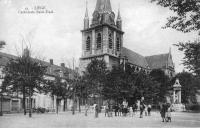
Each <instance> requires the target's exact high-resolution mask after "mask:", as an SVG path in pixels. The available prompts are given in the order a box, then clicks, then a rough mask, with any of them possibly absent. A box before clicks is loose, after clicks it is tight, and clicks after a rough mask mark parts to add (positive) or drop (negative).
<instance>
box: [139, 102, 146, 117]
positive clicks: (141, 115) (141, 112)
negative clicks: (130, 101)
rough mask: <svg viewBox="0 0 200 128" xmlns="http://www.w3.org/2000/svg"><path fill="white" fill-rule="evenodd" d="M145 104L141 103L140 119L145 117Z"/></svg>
mask: <svg viewBox="0 0 200 128" xmlns="http://www.w3.org/2000/svg"><path fill="white" fill-rule="evenodd" d="M144 108H145V107H144V103H143V102H140V118H142V117H143V111H144Z"/></svg>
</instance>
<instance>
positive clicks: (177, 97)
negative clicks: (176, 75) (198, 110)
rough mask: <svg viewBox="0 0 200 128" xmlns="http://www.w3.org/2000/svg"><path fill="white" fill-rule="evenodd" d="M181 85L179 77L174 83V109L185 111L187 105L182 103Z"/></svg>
mask: <svg viewBox="0 0 200 128" xmlns="http://www.w3.org/2000/svg"><path fill="white" fill-rule="evenodd" d="M181 87H182V86H181V85H180V83H179V79H176V82H175V84H174V85H173V109H174V111H184V110H185V105H183V104H182V103H181Z"/></svg>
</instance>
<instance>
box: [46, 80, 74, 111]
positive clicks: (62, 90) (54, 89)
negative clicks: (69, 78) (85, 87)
mask: <svg viewBox="0 0 200 128" xmlns="http://www.w3.org/2000/svg"><path fill="white" fill-rule="evenodd" d="M46 85H47V88H48V89H47V92H48V93H50V94H51V96H52V97H53V96H56V113H57V114H58V105H59V100H61V99H64V100H65V98H66V96H69V95H70V94H69V87H68V84H67V82H66V81H65V82H63V81H62V79H61V78H60V77H58V76H55V80H54V81H47V84H46Z"/></svg>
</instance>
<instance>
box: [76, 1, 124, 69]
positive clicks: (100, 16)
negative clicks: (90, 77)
mask: <svg viewBox="0 0 200 128" xmlns="http://www.w3.org/2000/svg"><path fill="white" fill-rule="evenodd" d="M81 32H82V57H81V58H80V69H81V70H82V71H84V69H85V68H86V67H87V64H88V63H90V61H91V59H93V58H98V59H104V60H105V62H106V64H107V67H108V68H112V66H118V64H119V57H120V53H121V49H122V47H123V34H124V32H123V31H122V20H121V15H120V10H119V12H118V16H117V20H116V21H115V13H114V12H113V11H112V7H111V2H110V0H97V3H96V7H95V10H94V12H93V15H92V19H91V24H89V16H88V9H87V6H86V13H85V18H84V29H83V30H81Z"/></svg>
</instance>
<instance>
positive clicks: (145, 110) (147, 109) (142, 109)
mask: <svg viewBox="0 0 200 128" xmlns="http://www.w3.org/2000/svg"><path fill="white" fill-rule="evenodd" d="M143 113H145V116H147V115H148V116H150V115H151V105H150V104H149V105H146V104H144V102H140V118H142V117H143Z"/></svg>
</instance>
